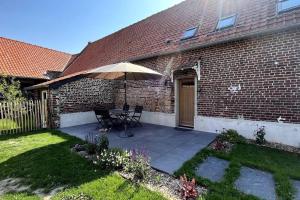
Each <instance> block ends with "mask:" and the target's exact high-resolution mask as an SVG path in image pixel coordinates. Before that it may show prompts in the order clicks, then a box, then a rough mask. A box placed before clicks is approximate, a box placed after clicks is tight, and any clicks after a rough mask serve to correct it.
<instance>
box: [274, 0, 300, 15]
mask: <svg viewBox="0 0 300 200" xmlns="http://www.w3.org/2000/svg"><path fill="white" fill-rule="evenodd" d="M296 7H300V0H279V1H278V4H277V10H278V12H284V11H287V10H291V9H293V8H296Z"/></svg>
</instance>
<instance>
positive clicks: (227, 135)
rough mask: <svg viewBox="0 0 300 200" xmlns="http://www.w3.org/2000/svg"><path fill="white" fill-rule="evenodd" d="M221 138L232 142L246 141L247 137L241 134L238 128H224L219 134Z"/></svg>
mask: <svg viewBox="0 0 300 200" xmlns="http://www.w3.org/2000/svg"><path fill="white" fill-rule="evenodd" d="M219 138H220V140H223V141H228V142H230V143H244V142H245V138H244V137H243V136H241V135H240V134H239V133H238V132H237V131H236V130H233V129H229V130H226V129H223V131H222V132H221V134H220V135H219Z"/></svg>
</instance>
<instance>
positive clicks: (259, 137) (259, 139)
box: [254, 126, 266, 144]
mask: <svg viewBox="0 0 300 200" xmlns="http://www.w3.org/2000/svg"><path fill="white" fill-rule="evenodd" d="M265 135H266V130H265V127H264V126H262V127H259V128H258V129H257V130H256V131H255V133H254V136H255V140H256V143H257V144H265V143H266V139H265Z"/></svg>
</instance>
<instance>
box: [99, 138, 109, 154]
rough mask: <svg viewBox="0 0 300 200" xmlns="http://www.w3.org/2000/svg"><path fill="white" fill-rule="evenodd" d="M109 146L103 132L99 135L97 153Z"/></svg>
mask: <svg viewBox="0 0 300 200" xmlns="http://www.w3.org/2000/svg"><path fill="white" fill-rule="evenodd" d="M108 147H109V140H108V138H107V136H106V135H105V134H103V135H101V137H100V139H99V144H98V153H101V152H102V151H104V150H107V149H108Z"/></svg>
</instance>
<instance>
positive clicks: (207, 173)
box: [196, 157, 229, 182]
mask: <svg viewBox="0 0 300 200" xmlns="http://www.w3.org/2000/svg"><path fill="white" fill-rule="evenodd" d="M228 166H229V162H228V161H227V160H222V159H219V158H215V157H208V158H207V159H206V160H204V161H203V162H202V163H201V164H200V165H199V166H198V168H197V171H196V174H197V176H201V177H203V178H207V179H209V180H210V181H213V182H219V181H221V180H222V178H223V176H224V174H225V170H226V169H227V168H228Z"/></svg>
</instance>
